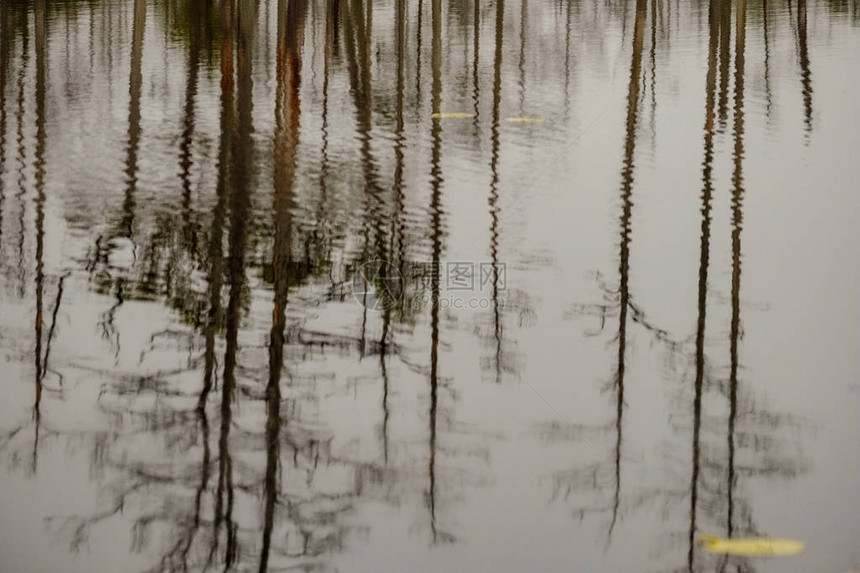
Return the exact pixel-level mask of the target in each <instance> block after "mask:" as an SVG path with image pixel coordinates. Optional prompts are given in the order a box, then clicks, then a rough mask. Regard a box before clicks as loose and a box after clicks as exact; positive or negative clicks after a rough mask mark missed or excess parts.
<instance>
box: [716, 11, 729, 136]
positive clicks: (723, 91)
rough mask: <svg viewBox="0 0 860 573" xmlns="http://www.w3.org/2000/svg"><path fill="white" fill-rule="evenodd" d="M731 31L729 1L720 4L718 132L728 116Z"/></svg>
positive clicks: (723, 126)
mask: <svg viewBox="0 0 860 573" xmlns="http://www.w3.org/2000/svg"><path fill="white" fill-rule="evenodd" d="M731 29H732V3H731V2H729V1H725V2H721V3H720V98H719V103H718V104H717V105H718V109H719V118H720V131H722V130H723V129H724V128H725V126H726V120H727V119H728V115H729V75H730V73H731V72H730V69H729V64H730V63H731Z"/></svg>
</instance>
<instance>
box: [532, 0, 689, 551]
mask: <svg viewBox="0 0 860 573" xmlns="http://www.w3.org/2000/svg"><path fill="white" fill-rule="evenodd" d="M647 15H648V2H647V0H637V2H636V12H635V18H634V29H633V44H632V52H631V61H630V76H629V78H630V79H629V83H628V92H627V113H626V123H625V125H626V128H625V139H624V156H623V160H622V167H621V215H620V216H619V229H620V238H619V247H618V248H619V254H618V274H619V286H618V291H617V293H616V292H610V293H609V294H608V295H607V298H608V299H609V300H610V304H606V305H592V306H579V307H576V308H575V309H574V314H593V315H596V316H598V317H599V318H600V321H601V330H602V329H603V327H604V325H605V321H606V318H607V317H608V316H609V315H610V314H614V313H615V312H616V310H615V307H616V306H617V316H618V331H617V334H616V336H615V338H614V341H616V342H617V357H616V365H615V372H614V373H613V375H612V378H611V384H610V388H611V389H612V390H613V391H614V393H615V416H614V423H613V424H611V427H606V428H599V429H598V431H600V432H601V433H602V432H603V431H606V432H609V431H612V430H613V429H614V433H615V439H614V445H613V451H612V454H611V455H610V458H611V463H610V464H607V463H606V461H605V460H604V461H599V462H597V463H596V464H594V465H591V466H587V467H585V468H577V469H574V470H572V471H566V472H562V473H560V474H558V475H557V476H556V477H555V490H556V494H559V493H560V492H561V491H564V492H565V495H569V494H570V493H571V492H572V491H573V490H574V489H579V488H583V487H586V488H587V487H591V488H599V487H601V486H602V484H603V483H604V482H606V481H611V482H612V484H613V488H612V490H613V492H612V496H611V501H610V502H609V504H608V505H607V506H598V507H596V508H590V509H589V510H588V511H589V512H595V511H599V512H608V513H609V514H610V521H609V526H608V532H607V537H608V539H609V540H611V537H612V533H613V530H614V529H615V525H616V523H617V521H618V517H619V510H620V508H621V483H622V459H623V456H622V444H623V435H624V434H623V430H624V424H623V418H624V409H625V401H624V391H625V386H624V384H625V375H626V372H627V366H626V365H627V336H628V332H627V327H628V322H629V320H628V319H629V318H632V320H633V321H634V322H637V323H639V324H641V325H642V326H644V327H645V329H646V330H647V331H648V332H649V333H650V334H651V335H652V336H654V337H655V338H656V339H657V340H661V341H664V342H668V343H669V344H670V347H672V346H674V345H673V344H672V343H671V340H670V338H669V335H668V333H667V332H665V331H664V330H661V329H659V328H657V327H655V326H654V325H652V324H651V323H650V322H648V321H647V320H646V319H645V315H644V312H643V311H641V310H640V309H639V308H638V307H637V306H635V305H634V303H633V300H632V296H631V293H630V243H631V240H632V229H631V223H632V214H633V182H634V171H635V156H636V141H637V137H636V136H637V129H638V125H639V111H640V110H639V102H640V90H641V87H642V54H643V50H644V45H645V22H646V19H647ZM652 18H653V12H652ZM652 26H653V23H652ZM653 41H654V35H653V34H652V42H653ZM652 49H653V47H652ZM652 73H653V72H652ZM559 431H560V432H561V433H562V434H567V429H564V428H559V427H556V426H553V427H551V428H550V432H549V433H548V436H547V437H549V438H551V439H552V438H555V437H557V436H554V434H557V433H558V432H559Z"/></svg>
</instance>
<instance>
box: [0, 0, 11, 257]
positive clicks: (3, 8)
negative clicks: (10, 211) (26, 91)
mask: <svg viewBox="0 0 860 573" xmlns="http://www.w3.org/2000/svg"><path fill="white" fill-rule="evenodd" d="M11 45H12V30H11V27H10V26H9V4H8V3H7V2H3V3H0V268H3V260H4V257H3V207H4V204H5V201H6V181H5V175H6V118H7V113H6V82H7V81H8V75H9V52H10V51H11Z"/></svg>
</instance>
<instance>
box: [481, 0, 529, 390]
mask: <svg viewBox="0 0 860 573" xmlns="http://www.w3.org/2000/svg"><path fill="white" fill-rule="evenodd" d="M504 27H505V2H504V0H498V2H497V4H496V30H495V36H496V37H495V40H496V44H495V51H494V54H493V111H492V118H491V122H492V123H491V124H490V132H491V135H490V146H491V151H490V193H489V196H488V197H487V203H488V207H489V211H490V258H491V260H492V265H493V277H492V280H493V283H492V297H493V340H494V343H495V349H494V357H493V358H494V361H493V364H494V371H495V381H496V383H497V384H500V383H501V382H502V321H501V319H502V317H501V313H500V309H499V211H500V208H499V205H498V203H499V157H500V148H501V134H500V127H501V126H500V123H501V117H500V116H501V105H502V53H503V48H504ZM520 63H522V62H520Z"/></svg>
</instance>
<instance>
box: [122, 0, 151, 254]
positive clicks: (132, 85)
mask: <svg viewBox="0 0 860 573" xmlns="http://www.w3.org/2000/svg"><path fill="white" fill-rule="evenodd" d="M145 29H146V0H134V26H133V32H132V42H131V72H130V73H129V79H128V96H129V103H128V143H127V149H126V160H125V177H126V188H125V200H124V201H123V205H122V213H123V214H122V222H121V224H120V231H121V233H122V236H124V237H126V238H129V239H130V238H132V237H133V236H134V229H133V226H134V212H135V203H136V197H135V195H136V192H137V176H138V174H137V171H138V168H137V155H138V147H139V145H140V97H141V90H142V87H143V73H142V70H141V66H142V63H143V39H144V30H145Z"/></svg>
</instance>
